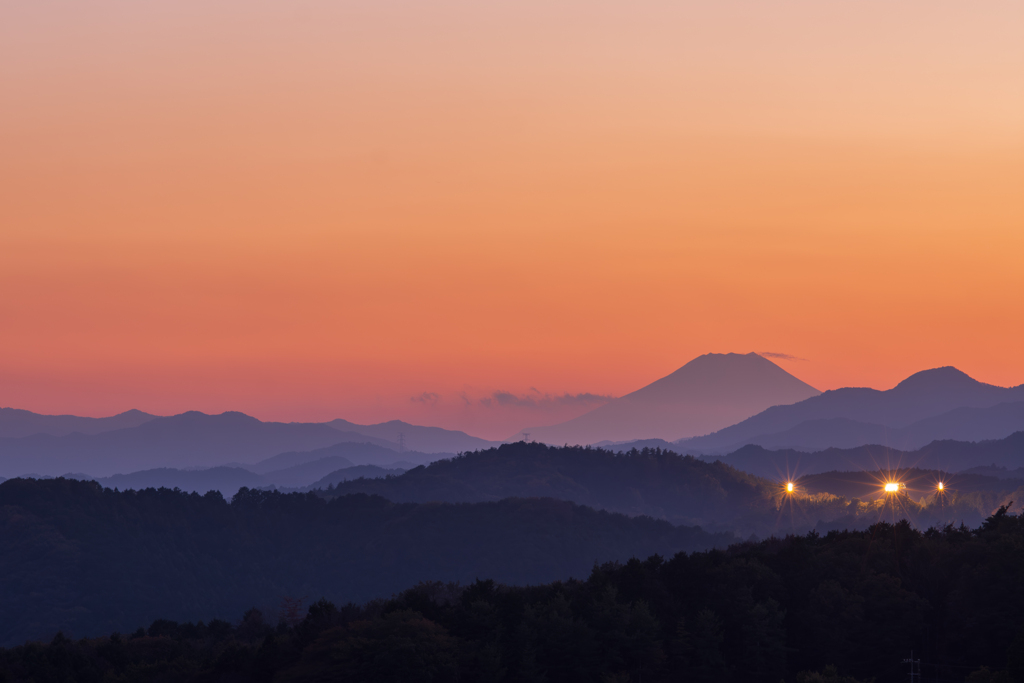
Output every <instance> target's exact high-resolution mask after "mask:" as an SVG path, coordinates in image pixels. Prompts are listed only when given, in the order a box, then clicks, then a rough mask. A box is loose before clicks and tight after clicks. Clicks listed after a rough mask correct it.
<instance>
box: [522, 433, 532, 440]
mask: <svg viewBox="0 0 1024 683" xmlns="http://www.w3.org/2000/svg"><path fill="white" fill-rule="evenodd" d="M523 441H525V442H526V443H530V432H523Z"/></svg>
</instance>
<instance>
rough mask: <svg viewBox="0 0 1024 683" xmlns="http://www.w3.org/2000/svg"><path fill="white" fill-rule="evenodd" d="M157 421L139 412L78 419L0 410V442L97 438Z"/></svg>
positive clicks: (71, 416) (74, 416) (153, 416)
mask: <svg viewBox="0 0 1024 683" xmlns="http://www.w3.org/2000/svg"><path fill="white" fill-rule="evenodd" d="M153 419H156V415H150V414H149V413H144V412H142V411H141V410H128V411H126V412H123V413H119V414H118V415H114V416H112V417H79V416H77V415H40V414H38V413H33V412H31V411H28V410H20V409H18V408H0V438H12V439H17V438H21V437H25V436H34V435H35V434H49V435H50V436H65V435H67V434H76V433H77V434H100V433H101V432H111V431H114V430H115V429H127V428H129V427H138V426H139V425H141V424H143V423H145V422H149V421H150V420H153Z"/></svg>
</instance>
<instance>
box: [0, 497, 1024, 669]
mask: <svg viewBox="0 0 1024 683" xmlns="http://www.w3.org/2000/svg"><path fill="white" fill-rule="evenodd" d="M314 601H315V602H314ZM309 602H312V603H313V604H311V605H310V606H309V608H308V611H307V612H306V614H305V618H302V614H301V612H298V610H290V609H288V605H283V606H282V607H284V609H276V608H275V609H272V610H269V611H266V610H265V611H263V612H260V611H257V610H250V611H247V612H245V613H244V618H241V619H240V620H238V619H239V617H242V614H243V613H242V612H238V613H236V614H235V615H234V619H233V620H232V621H233V624H232V623H228V622H224V621H216V622H212V623H205V624H204V623H199V624H197V623H174V622H173V621H169V620H156V621H153V622H152V623H151V624H150V625H149V628H148V629H145V628H139V629H138V630H137V631H135V632H134V633H131V635H127V634H126V635H119V634H112V635H110V636H109V637H102V638H96V639H88V640H86V639H83V640H72V639H69V638H67V637H65V635H58V636H56V637H53V638H52V640H51V639H49V638H48V639H47V640H48V642H46V643H39V644H31V645H26V646H22V647H18V648H14V649H10V650H6V651H5V650H2V649H0V680H10V681H16V680H17V681H20V680H37V681H44V680H45V681H50V680H52V681H69V680H80V681H91V680H96V681H99V680H111V681H121V680H138V681H143V680H152V681H157V680H161V681H164V680H166V681H171V680H173V681H195V682H196V683H199V682H200V681H202V682H204V683H205V682H209V681H242V680H244V681H257V682H260V681H265V682H271V681H273V682H282V683H283V682H286V681H293V682H298V681H304V682H310V683H311V682H313V681H336V680H343V681H347V682H351V683H371V682H373V683H376V682H378V681H402V682H403V683H407V682H408V683H420V682H423V683H427V682H431V683H455V682H456V681H457V682H458V683H484V682H487V683H492V682H493V681H504V682H506V683H534V682H537V681H549V682H550V681H558V683H591V682H593V681H609V682H610V681H621V682H623V683H625V682H627V681H631V682H637V683H639V682H641V681H643V682H649V683H669V682H672V681H686V682H688V683H779V681H783V682H789V683H858V681H865V682H867V681H877V682H878V683H905V681H906V676H907V673H908V671H909V668H908V666H907V665H906V664H905V661H906V659H907V658H909V657H910V656H911V652H913V658H914V659H916V660H919V662H920V664H919V667H918V671H920V672H921V674H922V680H923V681H926V682H929V681H939V682H946V683H955V682H957V681H964V680H966V681H967V683H1020V682H1021V681H1024V627H1022V625H1021V621H1020V608H1021V605H1022V604H1024V519H1022V518H1021V517H1015V516H1011V515H1007V514H1006V512H1005V510H1001V511H999V512H998V513H997V514H996V515H994V516H993V517H991V518H989V519H988V520H987V521H986V522H985V523H984V524H983V525H982V526H981V527H980V528H978V529H975V530H973V531H972V530H969V529H967V528H965V527H960V528H954V527H947V528H946V529H943V530H940V531H936V530H931V531H927V532H924V533H922V532H919V531H915V530H913V529H911V528H910V527H909V526H908V525H906V524H902V523H901V524H897V525H895V526H893V525H890V524H886V523H878V524H875V525H874V526H872V527H871V528H870V529H868V530H867V531H862V532H850V533H840V532H836V533H830V534H828V535H827V536H819V535H816V534H810V535H806V536H798V537H788V538H785V539H770V540H768V541H764V542H761V543H757V544H753V543H747V544H743V545H740V546H733V547H731V548H729V549H728V551H725V552H723V551H712V552H707V553H697V554H692V555H683V554H679V555H676V556H674V557H672V558H663V557H657V556H655V557H650V558H649V559H647V560H646V561H641V560H638V559H633V560H630V561H628V562H625V563H615V564H606V565H604V566H600V567H595V568H594V570H593V571H592V572H591V573H590V574H589V578H588V579H586V580H585V581H568V582H556V583H552V584H548V585H542V586H533V587H529V588H524V587H509V586H502V585H496V584H495V583H494V582H493V581H478V582H473V583H471V584H469V585H464V586H458V585H452V584H437V583H422V584H419V585H416V586H415V587H413V588H410V589H408V590H406V591H404V592H403V593H401V594H399V595H397V596H395V597H394V598H392V599H390V600H387V601H381V602H373V603H370V604H367V605H364V606H361V607H359V606H356V605H335V604H332V603H330V602H328V601H326V600H322V601H321V600H317V599H316V594H313V596H312V597H311V599H310V600H309V601H307V604H308V603H309ZM236 620H238V621H236ZM145 625H146V624H140V626H145Z"/></svg>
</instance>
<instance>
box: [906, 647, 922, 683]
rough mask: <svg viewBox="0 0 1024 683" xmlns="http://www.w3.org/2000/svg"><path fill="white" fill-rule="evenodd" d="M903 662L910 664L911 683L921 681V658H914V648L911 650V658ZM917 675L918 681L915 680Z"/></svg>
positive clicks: (919, 682)
mask: <svg viewBox="0 0 1024 683" xmlns="http://www.w3.org/2000/svg"><path fill="white" fill-rule="evenodd" d="M903 663H904V664H909V665H910V683H921V660H920V659H914V651H913V650H911V651H910V659H904V660H903ZM915 676H916V677H917V680H916V681H915V680H914V677H915Z"/></svg>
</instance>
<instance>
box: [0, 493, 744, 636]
mask: <svg viewBox="0 0 1024 683" xmlns="http://www.w3.org/2000/svg"><path fill="white" fill-rule="evenodd" d="M735 540H736V539H735V537H733V536H732V535H731V534H710V533H706V532H704V531H701V530H700V529H699V528H694V527H681V526H673V525H671V524H669V523H668V522H665V521H661V520H654V519H651V518H646V517H644V518H629V517H626V516H624V515H617V514H609V513H607V512H604V511H595V510H593V509H590V508H586V507H582V506H579V505H574V504H572V503H568V502H565V501H556V500H550V499H532V500H524V499H507V500H503V501H500V502H495V503H480V504H461V505H451V504H436V503H435V504H412V503H405V504H396V503H392V502H389V501H387V500H384V499H383V498H380V497H377V496H367V495H352V496H343V497H338V498H334V499H333V500H331V501H326V500H324V499H323V498H321V497H318V496H316V495H314V494H311V493H305V494H301V493H293V494H282V493H278V492H268V491H256V490H249V489H242V490H241V491H239V493H238V494H237V495H235V496H234V498H233V499H232V501H231V502H230V503H228V502H227V501H225V500H224V498H223V497H222V496H221V495H220V494H219V493H217V492H210V493H207V494H205V495H199V494H196V493H191V494H187V493H183V492H181V491H176V490H170V489H145V490H142V491H115V490H111V489H104V488H102V487H101V486H100V485H99V484H97V483H95V482H91V481H76V480H67V479H51V480H34V479H11V480H8V481H6V482H4V483H2V484H0V598H2V599H0V645H4V644H12V643H17V642H22V641H24V640H25V639H26V638H29V637H39V636H41V635H45V634H48V633H49V634H52V633H54V632H56V631H57V630H59V629H63V630H65V631H67V632H70V633H71V634H74V635H76V636H84V635H94V634H98V633H104V632H110V631H113V630H121V631H124V630H128V629H130V628H134V627H135V625H136V624H140V623H148V621H151V620H152V619H154V618H156V617H163V618H169V619H176V620H181V619H197V618H204V619H207V620H208V619H210V618H213V617H222V618H231V617H233V616H234V615H236V614H239V613H241V611H242V610H244V609H247V608H249V607H251V606H253V605H257V606H261V607H265V606H266V605H271V606H273V605H276V604H278V602H279V601H280V600H281V599H282V598H283V597H287V596H290V597H295V598H299V597H302V596H321V595H323V596H326V597H327V598H329V599H331V600H335V601H341V602H348V601H356V602H363V601H366V600H370V599H373V598H377V597H386V596H389V595H391V594H393V593H395V592H396V591H400V590H402V589H403V588H405V587H407V586H409V585H412V584H414V583H416V582H418V581H421V580H444V581H463V582H466V581H472V580H474V579H475V578H477V577H481V578H483V577H487V578H493V579H495V580H497V581H500V582H505V583H514V584H537V583H544V582H547V581H553V580H555V579H563V578H568V577H570V576H576V577H582V576H586V575H587V574H588V573H589V571H590V569H591V568H592V566H593V564H594V562H595V561H596V562H606V561H609V560H615V559H622V558H628V557H630V556H633V555H636V556H640V557H646V556H647V555H649V554H651V553H662V554H669V555H671V554H674V553H676V552H678V551H680V550H685V551H693V550H703V549H706V548H710V547H715V546H717V547H726V546H727V545H728V544H729V543H731V542H733V541H735Z"/></svg>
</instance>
